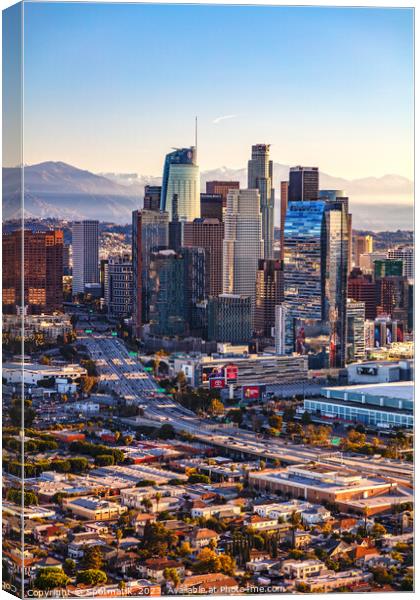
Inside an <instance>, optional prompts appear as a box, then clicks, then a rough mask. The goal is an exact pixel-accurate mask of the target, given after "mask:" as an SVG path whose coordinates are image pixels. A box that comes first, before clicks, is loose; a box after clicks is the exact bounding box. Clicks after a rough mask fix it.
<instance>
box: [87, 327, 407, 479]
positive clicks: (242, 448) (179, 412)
mask: <svg viewBox="0 0 420 600" xmlns="http://www.w3.org/2000/svg"><path fill="white" fill-rule="evenodd" d="M80 341H82V343H83V344H84V345H85V346H86V348H87V350H88V352H89V354H90V356H91V357H92V359H93V360H95V362H96V365H97V369H98V372H99V375H100V378H101V381H102V382H103V384H105V385H106V386H107V387H108V388H109V389H110V390H113V391H115V392H116V393H118V394H120V395H122V396H125V397H126V398H131V399H132V400H133V402H137V403H138V404H139V405H141V406H142V407H143V409H144V416H145V418H147V419H149V420H151V421H154V422H156V423H160V424H161V425H162V424H164V423H168V424H171V425H172V426H173V427H174V429H175V430H176V431H186V432H189V433H191V434H193V435H194V436H195V437H196V438H197V439H198V440H200V441H203V442H205V443H207V444H211V445H214V446H216V447H218V448H220V449H224V450H229V451H230V452H234V453H236V454H238V455H243V456H244V457H245V456H253V457H257V458H261V459H273V460H274V459H278V460H280V461H282V462H283V463H289V464H293V463H295V464H297V463H301V462H306V461H311V460H312V461H314V460H315V461H322V462H323V463H326V464H330V465H331V466H334V467H347V468H349V469H354V470H357V471H358V472H359V473H361V474H364V475H366V476H368V475H370V476H378V475H380V476H381V477H386V478H389V479H391V480H393V481H396V482H398V483H399V484H401V485H406V486H407V487H409V488H411V487H412V485H413V468H412V465H410V464H408V463H403V462H401V461H396V460H386V459H373V458H372V457H366V458H364V457H363V456H361V455H352V454H345V453H341V452H331V450H327V449H319V448H311V447H308V446H299V445H296V444H289V443H286V442H285V441H284V440H279V439H277V438H273V439H263V438H259V437H257V436H256V434H255V433H253V432H247V431H244V430H240V429H237V428H233V427H231V428H223V429H222V428H221V427H220V425H218V424H216V423H214V422H212V421H211V420H210V419H207V420H205V419H200V418H199V417H197V415H195V413H193V412H192V411H190V410H188V409H186V408H184V407H183V406H181V405H180V404H178V403H177V402H175V401H174V400H173V399H172V398H171V397H169V396H167V395H165V394H163V393H161V392H159V387H158V385H157V383H156V382H155V380H154V379H153V377H152V375H151V374H150V373H149V372H147V371H146V370H145V369H144V367H143V365H142V364H141V363H139V362H138V361H137V360H136V359H134V358H132V357H131V356H130V354H129V352H128V350H127V348H126V346H125V345H124V343H123V342H122V341H121V340H120V339H119V338H115V337H111V336H109V335H107V334H98V333H94V334H92V335H90V336H84V337H82V338H81V339H80Z"/></svg>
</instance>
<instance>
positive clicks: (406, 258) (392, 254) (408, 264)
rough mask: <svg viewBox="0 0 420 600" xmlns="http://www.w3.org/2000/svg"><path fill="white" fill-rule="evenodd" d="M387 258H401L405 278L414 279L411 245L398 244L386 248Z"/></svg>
mask: <svg viewBox="0 0 420 600" xmlns="http://www.w3.org/2000/svg"><path fill="white" fill-rule="evenodd" d="M388 258H390V259H393V260H401V261H402V264H403V272H402V274H403V275H404V277H407V279H410V280H412V279H414V248H413V246H399V247H398V248H391V249H390V250H388Z"/></svg>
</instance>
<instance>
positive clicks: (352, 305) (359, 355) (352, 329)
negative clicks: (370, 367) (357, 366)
mask: <svg viewBox="0 0 420 600" xmlns="http://www.w3.org/2000/svg"><path fill="white" fill-rule="evenodd" d="M365 349H366V346H365V303H364V302H357V301H356V300H352V299H350V298H348V299H347V357H346V362H348V363H351V362H355V361H358V360H364V359H365Z"/></svg>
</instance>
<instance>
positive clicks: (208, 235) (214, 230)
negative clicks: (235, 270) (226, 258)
mask: <svg viewBox="0 0 420 600" xmlns="http://www.w3.org/2000/svg"><path fill="white" fill-rule="evenodd" d="M223 235H224V224H223V223H221V222H220V221H219V220H218V219H195V220H194V221H193V222H192V223H184V242H183V243H184V246H195V247H199V248H204V249H205V251H206V260H207V263H206V264H207V269H206V296H218V295H219V294H221V293H222V291H223Z"/></svg>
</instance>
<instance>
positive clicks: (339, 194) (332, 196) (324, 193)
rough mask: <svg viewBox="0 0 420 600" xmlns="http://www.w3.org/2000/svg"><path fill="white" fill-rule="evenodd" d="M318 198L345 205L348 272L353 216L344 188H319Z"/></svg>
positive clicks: (351, 248) (351, 253) (351, 245)
mask: <svg viewBox="0 0 420 600" xmlns="http://www.w3.org/2000/svg"><path fill="white" fill-rule="evenodd" d="M318 197H319V199H320V200H326V201H327V202H341V203H342V204H344V206H345V210H346V213H347V231H348V238H349V241H348V253H349V254H348V256H349V259H348V273H350V271H351V269H352V256H353V233H352V229H353V225H352V224H353V217H352V215H351V214H350V213H349V198H348V196H346V193H345V192H344V190H319V195H318Z"/></svg>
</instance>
